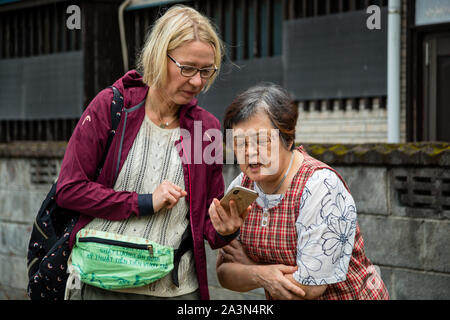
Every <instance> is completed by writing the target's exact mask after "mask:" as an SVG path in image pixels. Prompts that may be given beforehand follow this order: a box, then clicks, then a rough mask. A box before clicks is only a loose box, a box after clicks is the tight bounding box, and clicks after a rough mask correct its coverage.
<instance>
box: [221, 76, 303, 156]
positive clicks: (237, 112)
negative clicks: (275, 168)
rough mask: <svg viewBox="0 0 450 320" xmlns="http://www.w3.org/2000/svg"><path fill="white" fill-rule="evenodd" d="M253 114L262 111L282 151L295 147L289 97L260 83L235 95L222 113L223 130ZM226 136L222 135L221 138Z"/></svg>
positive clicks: (294, 110)
mask: <svg viewBox="0 0 450 320" xmlns="http://www.w3.org/2000/svg"><path fill="white" fill-rule="evenodd" d="M257 112H265V113H266V114H267V115H268V117H269V119H270V121H271V122H272V125H273V127H274V128H275V129H278V130H279V133H280V138H281V141H282V143H283V144H284V145H285V147H286V148H289V145H290V144H291V143H292V145H291V149H293V148H294V147H295V143H294V142H295V126H296V124H297V118H298V108H297V105H296V103H295V102H294V101H293V99H292V98H291V96H290V94H289V93H288V92H287V91H286V90H285V89H283V88H282V87H280V86H279V85H276V84H274V83H270V82H263V83H260V84H258V85H256V86H253V87H251V88H249V89H247V90H246V91H244V92H243V93H241V94H239V95H238V96H237V97H236V98H235V99H234V100H233V102H232V103H231V104H230V105H229V106H228V108H227V109H226V110H225V116H224V120H223V128H224V130H227V129H232V127H233V126H235V125H237V124H238V123H240V122H243V121H247V120H248V119H250V118H251V117H252V116H253V115H255V114H256V113H257ZM225 136H226V135H224V138H225Z"/></svg>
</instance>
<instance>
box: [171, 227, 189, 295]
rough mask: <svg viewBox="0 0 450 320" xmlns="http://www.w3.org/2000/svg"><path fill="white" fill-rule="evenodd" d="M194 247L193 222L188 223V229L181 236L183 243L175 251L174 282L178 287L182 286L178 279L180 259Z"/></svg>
mask: <svg viewBox="0 0 450 320" xmlns="http://www.w3.org/2000/svg"><path fill="white" fill-rule="evenodd" d="M191 248H193V241H192V232H191V224H188V226H187V228H186V230H184V232H183V235H182V236H181V243H180V246H179V247H178V249H175V250H174V251H173V270H172V282H173V284H174V285H176V286H177V287H179V286H180V284H179V281H178V266H179V265H180V260H181V257H182V256H183V254H185V253H186V252H188V251H189V250H190V249H191Z"/></svg>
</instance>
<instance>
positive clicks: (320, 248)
mask: <svg viewBox="0 0 450 320" xmlns="http://www.w3.org/2000/svg"><path fill="white" fill-rule="evenodd" d="M296 229H297V241H298V242H297V265H298V270H297V271H296V272H295V273H294V275H293V276H294V279H295V280H297V281H298V282H299V283H301V284H304V285H322V284H332V283H337V282H341V281H345V280H346V275H347V270H348V266H349V262H350V258H351V255H352V250H353V244H354V240H355V234H356V208H355V202H354V200H353V198H352V196H351V194H350V193H349V192H348V191H347V189H346V188H345V186H344V184H343V183H342V181H341V180H340V179H339V177H338V176H337V175H336V174H335V173H334V172H333V171H331V170H328V169H322V170H317V171H316V172H315V173H314V174H313V175H312V176H311V177H310V178H309V179H308V181H307V183H306V185H305V189H304V190H303V193H302V199H301V201H300V212H299V216H298V218H297V221H296Z"/></svg>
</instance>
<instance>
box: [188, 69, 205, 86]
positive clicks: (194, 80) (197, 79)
mask: <svg viewBox="0 0 450 320" xmlns="http://www.w3.org/2000/svg"><path fill="white" fill-rule="evenodd" d="M189 83H190V84H191V85H192V86H194V87H197V88H198V87H201V86H202V85H203V79H202V77H200V71H199V72H197V73H196V74H195V75H194V76H193V77H191V78H190V79H189Z"/></svg>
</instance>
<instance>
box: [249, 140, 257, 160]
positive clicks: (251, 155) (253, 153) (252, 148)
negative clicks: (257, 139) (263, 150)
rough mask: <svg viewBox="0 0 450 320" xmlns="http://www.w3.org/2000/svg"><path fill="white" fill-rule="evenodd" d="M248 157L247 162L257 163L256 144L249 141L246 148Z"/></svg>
mask: <svg viewBox="0 0 450 320" xmlns="http://www.w3.org/2000/svg"><path fill="white" fill-rule="evenodd" d="M247 152H248V159H249V163H257V162H258V147H257V145H255V144H253V143H250V144H249V146H248V148H247Z"/></svg>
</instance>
